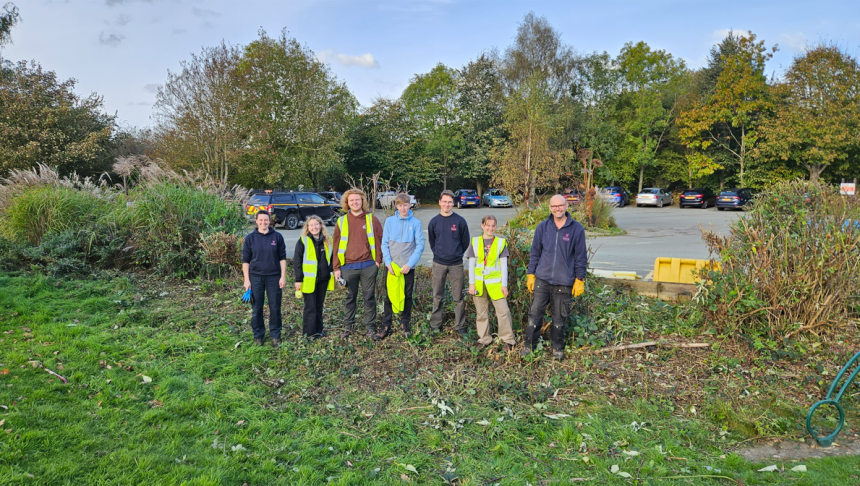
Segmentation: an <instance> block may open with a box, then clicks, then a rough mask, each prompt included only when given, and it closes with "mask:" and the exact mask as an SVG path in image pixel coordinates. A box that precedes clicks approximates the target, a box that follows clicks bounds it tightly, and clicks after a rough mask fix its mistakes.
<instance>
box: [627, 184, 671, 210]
mask: <svg viewBox="0 0 860 486" xmlns="http://www.w3.org/2000/svg"><path fill="white" fill-rule="evenodd" d="M664 205H665V206H671V205H672V193H670V192H668V191H665V190H663V189H661V188H659V187H649V188H647V189H642V192H640V193H639V194H637V195H636V207H640V206H657V207H658V208H662V207H663V206H664Z"/></svg>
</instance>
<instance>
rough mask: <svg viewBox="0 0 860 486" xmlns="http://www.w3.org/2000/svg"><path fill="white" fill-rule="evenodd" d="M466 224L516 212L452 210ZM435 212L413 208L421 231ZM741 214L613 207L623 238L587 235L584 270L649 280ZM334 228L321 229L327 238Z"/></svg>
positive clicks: (290, 242) (424, 261) (428, 256)
mask: <svg viewBox="0 0 860 486" xmlns="http://www.w3.org/2000/svg"><path fill="white" fill-rule="evenodd" d="M455 212H456V213H457V214H459V215H461V216H462V217H463V218H464V219H465V220H466V223H467V224H468V225H469V233H470V234H471V235H473V236H475V235H479V234H481V218H483V217H484V216H485V215H487V214H492V215H493V216H495V217H496V218H497V219H498V222H499V226H501V225H503V224H505V223H506V222H507V221H508V219H510V218H513V217H514V216H516V208H486V207H481V208H468V209H455ZM391 214H392V213H391V212H390V211H388V212H385V213H383V212H382V211H379V210H377V211H376V215H377V217H378V218H379V219H380V221H381V222H383V223H384V219H385V218H386V217H387V216H390V215H391ZM437 214H439V208H438V207H436V206H422V207H420V208H418V209H416V210H414V215H415V217H417V218H418V219H419V220H420V221H421V224H422V226H423V227H424V228H425V232H424V237H425V241H426V237H427V232H426V228H427V223H429V222H430V220H431V219H432V218H433V217H434V216H436V215H437ZM742 214H743V213H742V212H740V211H717V209H716V208H708V209H699V210H692V209H690V210H685V211H679V210H678V206H677V205H672V206H664V207H662V208H657V207H653V206H651V207H648V206H645V207H641V208H637V207H636V206H634V205H632V204H631V205H630V206H627V207H625V208H615V210H614V211H613V215H614V216H615V220H616V221H617V223H618V225H619V226H620V227H621V228H623V229H624V230H625V231H626V232H627V234H625V235H619V236H589V237H588V238H587V241H588V246H589V247H590V248H591V250H592V251H593V252H594V254H593V255H590V263H589V265H590V267H591V268H595V269H601V270H622V271H635V272H636V273H637V274H638V275H639V276H640V277H641V278H643V279H648V278H650V274H651V271H652V270H653V268H654V260H655V259H656V258H657V257H676V258H696V259H704V258H708V247H707V245H705V243H704V241H702V231H701V229H700V225H701V228H704V229H709V228H710V229H713V230H714V231H715V232H717V233H720V234H723V235H725V234H728V232H729V230H730V227H731V224H732V222H734V221H735V220H736V219H737V218H738V217H740V216H741V215H742ZM333 229H334V228H331V227H329V228H327V230H328V233H329V235H331V234H332V233H333V231H332V230H333ZM277 231H279V232H280V233H281V234H282V235H284V239H285V240H286V243H287V256H288V257H290V258H292V253H293V248H294V247H295V246H296V240H297V239H298V237H299V235H300V234H301V231H297V230H293V231H291V230H283V229H278V230H277ZM432 261H433V255H432V253H431V252H430V247H429V245H427V246H426V247H425V248H424V254H423V255H422V257H421V260H420V261H419V265H430V264H431V262H432Z"/></svg>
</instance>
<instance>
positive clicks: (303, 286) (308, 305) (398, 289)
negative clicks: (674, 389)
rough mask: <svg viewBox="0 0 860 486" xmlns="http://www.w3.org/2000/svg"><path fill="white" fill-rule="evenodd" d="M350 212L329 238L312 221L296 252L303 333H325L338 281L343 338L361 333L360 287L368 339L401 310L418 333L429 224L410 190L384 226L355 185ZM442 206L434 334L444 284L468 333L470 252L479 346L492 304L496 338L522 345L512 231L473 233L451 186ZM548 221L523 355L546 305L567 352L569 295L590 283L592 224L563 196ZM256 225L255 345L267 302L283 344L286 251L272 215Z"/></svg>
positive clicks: (435, 234) (491, 225)
mask: <svg viewBox="0 0 860 486" xmlns="http://www.w3.org/2000/svg"><path fill="white" fill-rule="evenodd" d="M341 203H342V206H343V211H344V215H343V216H341V217H340V218H338V220H337V224H336V225H335V230H334V234H333V236H332V237H331V238H329V236H328V233H327V231H326V229H325V225H324V224H323V221H322V220H321V219H320V218H319V217H317V216H311V217H309V218H308V220H307V221H306V222H305V225H304V228H303V229H302V232H301V236H300V237H299V240H298V241H297V242H296V247H295V252H294V253H293V273H294V280H295V289H296V295H297V296H300V297H302V298H303V299H304V315H303V323H302V332H303V334H304V335H305V336H307V337H309V338H312V339H318V338H320V337H322V336H324V335H325V331H324V329H323V311H324V305H325V297H326V293H327V292H328V291H329V290H333V289H334V284H335V281H337V282H339V283H340V284H341V285H345V286H346V288H347V296H346V302H345V309H344V321H343V324H344V330H343V332H342V333H341V334H340V337H342V338H347V337H349V336H350V335H351V334H353V333H356V332H357V329H356V328H355V327H356V326H355V324H356V323H355V321H356V307H357V300H358V292H359V290H360V291H361V293H362V298H363V301H364V332H365V336H366V337H367V338H368V339H372V340H374V341H380V340H382V339H385V338H386V337H387V336H388V335H390V334H392V332H393V331H394V319H395V316H396V317H397V319H398V320H399V323H400V326H399V327H400V329H401V331H402V333H403V335H404V337H409V335H410V334H411V332H412V328H411V319H412V293H413V290H414V288H415V267H416V266H417V265H418V261H419V260H420V258H421V255H422V253H423V252H424V246H425V242H424V232H423V229H422V226H421V222H420V221H419V220H418V219H417V218H416V217H415V216H414V215H413V214H412V211H411V209H410V200H409V196H408V195H406V194H398V195H397V196H396V197H395V200H394V205H395V208H396V209H397V212H396V213H395V214H394V215H393V216H391V217H389V218H387V219H386V220H385V225H384V226H383V225H382V224H380V222H379V220H378V219H377V218H376V216H374V215H373V214H371V213H370V212H369V211H368V209H369V207H368V200H367V196H366V195H365V194H364V192H362V191H361V190H359V189H350V190H348V191H346V192H345V193H344V194H343V196H342V197H341ZM439 207H440V212H439V214H438V215H436V216H435V217H433V219H431V220H430V223H429V224H428V225H427V240H428V241H429V243H430V250H431V251H432V253H433V266H432V273H431V275H432V277H431V278H432V286H433V309H432V312H431V315H430V328H431V332H432V333H433V334H438V333H439V332H440V331H441V330H442V322H443V319H442V316H443V305H444V301H445V284H446V282H450V284H451V295H452V300H453V303H454V331H456V333H457V335H458V336H459V337H461V338H462V337H463V336H465V335H466V334H467V329H466V313H465V301H464V291H465V290H466V276H465V271H464V262H463V258H466V260H467V263H468V272H469V281H468V292H469V294H470V295H472V296H473V297H472V298H473V301H474V303H475V310H476V321H477V322H476V327H477V332H478V344H477V346H478V349H483V348H485V347H486V346H488V345H490V344H491V343H492V342H493V338H492V335H491V333H490V321H489V307H490V303H491V302H492V305H493V307H494V309H495V312H496V318H497V321H498V336H499V339H500V340H501V341H502V342H503V344H504V349H505V350H506V351H510V350H513V349H514V347H515V346H516V344H517V341H516V336H515V335H514V332H513V323H512V319H511V312H510V309H509V307H508V303H507V296H508V257H509V252H508V247H507V242H506V241H505V239H504V238H500V237H498V236H496V235H495V231H496V224H497V220H496V218H495V217H494V216H492V215H487V216H485V217H484V218H483V219H482V220H481V229H482V234H481V235H480V236H476V237H474V238H471V237H470V235H469V227H468V225H467V224H466V220H465V219H463V217H462V216H460V215H458V214H457V213H455V212H454V211H453V207H454V194H453V193H452V192H451V191H443V192H442V194H441V195H440V197H439ZM550 211H551V214H550V216H549V218H547V219H546V220H544V221H542V222H541V223H540V224H539V225H538V227H537V229H536V231H535V236H534V241H533V243H532V248H531V255H530V259H529V265H528V271H527V276H526V279H527V287H528V289H529V292H532V293H533V294H534V297H533V299H532V305H531V308H530V310H529V324H528V326H527V328H526V332H525V336H524V347H523V349H522V354H523V355H524V356H525V355H528V354H529V353H531V352H532V351H533V350H534V346H535V345H536V343H537V341H538V339H539V337H540V333H541V330H542V328H543V320H544V319H543V318H544V315H545V312H546V308H547V306H549V307H550V308H551V314H552V331H551V339H552V347H553V357H554V358H555V359H562V358H563V357H564V339H565V335H564V334H565V333H564V325H565V322H566V320H567V318H568V316H569V314H570V310H571V303H572V302H571V297H576V296H579V295H580V294H581V293H582V292H583V290H584V281H585V272H586V265H587V258H586V247H585V230H584V229H583V227H582V225H581V224H580V223H578V222H577V221H575V220H574V219H573V218H571V217H570V215H569V214H568V213H567V201H566V200H565V199H564V198H563V197H562V196H558V195H557V196H553V198H552V199H551V200H550ZM256 223H257V229H255V230H254V231H253V232H251V233H250V234H248V235H247V236H246V237H245V242H244V246H243V248H242V269H243V274H244V279H245V282H244V284H245V288H246V289H250V290H251V293H252V296H253V299H252V300H253V302H254V304H253V309H254V311H253V316H252V318H251V328H252V330H253V332H254V342H255V343H256V344H258V345H262V344H263V339H264V337H265V333H266V332H265V331H266V329H265V326H264V323H263V305H264V304H263V302H264V298H266V297H267V298H268V302H269V333H270V335H271V340H272V345H273V346H275V347H277V346H279V345H280V343H281V310H280V304H281V299H282V293H281V292H282V289H283V288H284V286H285V285H286V250H285V244H284V239H283V237H282V236H281V235H280V233H278V232H276V231H274V229H272V228H270V223H271V222H270V215H269V214H268V213H267V212H266V211H260V212H258V213H257V215H256ZM383 266H384V267H385V269H386V272H385V273H386V275H385V285H384V289H385V295H384V301H383V314H382V324H381V326H377V310H376V309H377V305H376V282H377V275H378V269H379V268H381V267H383Z"/></svg>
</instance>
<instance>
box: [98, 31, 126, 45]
mask: <svg viewBox="0 0 860 486" xmlns="http://www.w3.org/2000/svg"><path fill="white" fill-rule="evenodd" d="M123 39H125V36H124V35H122V34H110V35H108V36H105V33H104V32H102V33H100V34H99V44H104V45H106V46H111V47H116V46H118V45H120V43H121V42H122V40H123Z"/></svg>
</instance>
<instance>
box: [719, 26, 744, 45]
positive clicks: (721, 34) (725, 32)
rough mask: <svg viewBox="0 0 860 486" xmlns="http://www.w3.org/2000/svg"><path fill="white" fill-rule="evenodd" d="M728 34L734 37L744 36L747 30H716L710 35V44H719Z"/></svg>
mask: <svg viewBox="0 0 860 486" xmlns="http://www.w3.org/2000/svg"><path fill="white" fill-rule="evenodd" d="M729 32H733V33H734V34H735V35H736V36H738V35H746V33H747V29H717V30H715V31H714V33H713V34H711V44H719V43H720V42H722V40H723V39H725V38H726V36H727V35H729Z"/></svg>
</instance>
